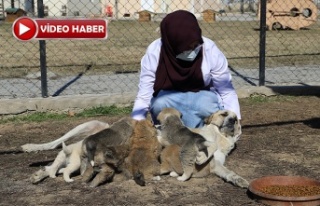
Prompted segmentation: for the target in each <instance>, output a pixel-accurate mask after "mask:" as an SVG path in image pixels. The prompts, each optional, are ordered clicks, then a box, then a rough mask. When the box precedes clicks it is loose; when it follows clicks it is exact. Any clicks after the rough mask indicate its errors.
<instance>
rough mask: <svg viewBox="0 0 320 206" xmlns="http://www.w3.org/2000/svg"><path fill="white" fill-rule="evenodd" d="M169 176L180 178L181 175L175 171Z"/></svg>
mask: <svg viewBox="0 0 320 206" xmlns="http://www.w3.org/2000/svg"><path fill="white" fill-rule="evenodd" d="M169 175H170V177H178V176H179V174H178V173H176V172H175V171H172V172H170V174H169Z"/></svg>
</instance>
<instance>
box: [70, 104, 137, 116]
mask: <svg viewBox="0 0 320 206" xmlns="http://www.w3.org/2000/svg"><path fill="white" fill-rule="evenodd" d="M131 111H132V107H131V106H129V107H117V106H109V107H102V106H100V107H93V108H90V109H85V110H84V111H83V112H81V113H78V114H76V116H77V117H96V116H101V115H122V114H130V113H131Z"/></svg>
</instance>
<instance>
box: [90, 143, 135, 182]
mask: <svg viewBox="0 0 320 206" xmlns="http://www.w3.org/2000/svg"><path fill="white" fill-rule="evenodd" d="M129 152H130V146H129V145H117V146H110V147H106V148H105V150H104V153H102V152H98V153H97V154H96V155H95V157H94V167H93V171H94V172H95V173H98V174H97V175H96V176H95V178H94V180H93V181H92V182H91V184H90V186H91V187H96V186H98V185H99V184H101V183H103V182H106V181H108V180H112V178H113V177H114V175H115V174H116V173H119V172H122V171H123V170H124V167H123V165H124V160H125V158H126V157H128V155H129Z"/></svg>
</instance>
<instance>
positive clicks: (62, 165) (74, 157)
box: [30, 141, 82, 184]
mask: <svg viewBox="0 0 320 206" xmlns="http://www.w3.org/2000/svg"><path fill="white" fill-rule="evenodd" d="M81 146H82V141H79V142H76V143H73V144H70V145H68V146H66V145H65V144H64V143H63V149H62V150H61V151H60V152H59V153H58V155H57V157H56V158H55V160H54V161H53V163H52V164H51V165H50V166H45V167H44V168H43V169H40V170H38V171H37V172H35V173H33V174H32V175H31V178H30V181H31V182H32V183H34V184H36V183H38V182H40V181H42V180H43V179H44V178H46V177H51V178H55V177H56V174H63V178H64V180H65V181H66V182H73V179H71V178H70V175H71V174H72V173H73V172H75V171H77V170H79V168H80V153H81Z"/></svg>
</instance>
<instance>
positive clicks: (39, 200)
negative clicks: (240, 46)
mask: <svg viewBox="0 0 320 206" xmlns="http://www.w3.org/2000/svg"><path fill="white" fill-rule="evenodd" d="M240 102H241V110H242V126H243V127H242V128H243V135H242V137H241V138H240V140H239V141H238V143H237V147H236V149H235V150H234V151H233V152H232V153H231V154H230V155H229V156H228V158H227V161H226V166H227V167H228V168H230V169H232V170H233V171H235V172H236V173H238V174H239V175H241V176H242V177H244V178H246V179H247V180H248V181H252V180H253V179H255V178H259V177H262V176H266V175H300V176H306V177H310V178H316V179H319V171H320V155H319V154H320V141H319V140H320V139H319V138H320V109H319V105H320V104H319V103H320V101H319V97H315V96H311V97H307V96H306V97H281V98H270V99H269V98H268V101H261V102H259V101H249V100H247V99H241V101H240ZM119 118H120V117H119V116H116V117H114V116H113V117H97V118H81V119H79V118H69V119H67V120H63V121H61V120H60V121H48V122H41V123H7V124H1V125H0V151H1V153H0V177H1V180H0V205H217V206H231V205H232V206H238V205H245V206H250V205H257V206H260V205H262V204H261V203H257V202H256V201H255V200H253V199H251V198H250V196H249V195H248V191H247V190H246V189H241V188H237V187H235V186H233V185H232V184H230V183H227V182H225V181H223V180H222V179H220V178H218V177H217V176H215V175H211V176H209V177H207V178H198V179H197V178H191V179H190V180H189V181H187V182H179V181H177V180H176V179H175V178H171V177H168V176H163V177H162V180H160V181H155V182H148V183H147V185H146V186H144V187H141V186H138V185H136V184H135V183H134V182H133V180H128V181H116V180H114V181H113V182H110V183H106V184H104V185H101V186H99V187H97V188H90V187H88V186H87V185H86V184H84V183H82V182H81V176H79V175H76V176H75V177H74V178H75V181H74V182H73V183H66V182H64V181H63V178H62V177H61V176H58V177H57V178H55V179H52V178H48V179H45V180H44V181H42V182H41V183H39V184H36V185H34V184H31V183H30V181H29V177H30V176H31V174H32V173H33V172H35V171H37V170H38V169H39V168H40V166H41V165H46V164H48V163H49V162H50V161H52V160H53V159H54V158H55V156H56V155H57V153H58V151H60V150H59V149H55V150H51V151H42V152H32V153H17V152H12V150H13V149H14V148H16V147H18V146H20V145H23V144H26V143H41V142H48V141H51V140H54V139H56V138H57V137H60V136H62V135H63V134H64V133H66V132H67V131H68V130H70V129H72V128H73V127H74V126H76V125H78V124H80V123H83V122H86V121H88V120H91V119H99V120H103V121H106V122H108V123H112V122H114V121H115V120H117V119H119ZM115 179H117V178H115Z"/></svg>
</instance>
